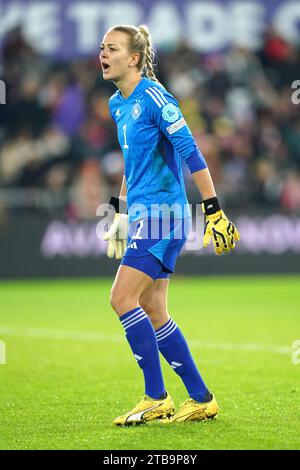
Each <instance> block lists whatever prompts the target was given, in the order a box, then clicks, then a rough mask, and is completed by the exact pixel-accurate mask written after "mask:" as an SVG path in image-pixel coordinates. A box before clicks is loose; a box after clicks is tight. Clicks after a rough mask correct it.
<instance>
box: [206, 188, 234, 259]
mask: <svg viewBox="0 0 300 470" xmlns="http://www.w3.org/2000/svg"><path fill="white" fill-rule="evenodd" d="M202 210H203V212H204V214H205V230H204V237H203V246H204V247H207V246H208V245H209V244H210V241H211V239H213V244H214V249H215V252H216V254H217V255H221V254H222V253H223V251H230V250H233V249H234V247H235V241H238V240H240V234H239V232H238V230H237V229H236V227H235V226H234V225H233V223H232V222H230V220H228V219H227V217H226V215H225V214H224V212H223V211H222V210H221V208H220V206H219V202H218V199H217V198H216V197H213V198H210V199H206V200H205V201H203V203H202Z"/></svg>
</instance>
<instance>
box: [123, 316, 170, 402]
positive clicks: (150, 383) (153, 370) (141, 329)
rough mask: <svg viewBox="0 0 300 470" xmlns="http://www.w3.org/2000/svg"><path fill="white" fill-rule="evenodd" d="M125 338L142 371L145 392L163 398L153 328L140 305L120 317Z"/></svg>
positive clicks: (163, 393)
mask: <svg viewBox="0 0 300 470" xmlns="http://www.w3.org/2000/svg"><path fill="white" fill-rule="evenodd" d="M120 321H121V323H122V325H123V326H124V328H125V332H126V338H127V340H128V343H129V344H130V347H131V349H132V352H133V354H134V357H135V358H136V360H137V362H138V365H139V366H140V368H141V369H142V371H143V374H144V380H145V393H146V394H147V395H149V396H150V397H152V398H156V399H159V398H164V397H165V393H166V390H165V386H164V381H163V376H162V371H161V365H160V360H159V351H158V347H157V342H156V336H155V331H154V328H153V326H152V324H151V322H150V320H149V318H148V317H147V315H146V314H145V312H144V310H143V309H142V308H141V307H137V308H134V309H133V310H130V311H129V312H127V313H124V315H122V316H121V317H120Z"/></svg>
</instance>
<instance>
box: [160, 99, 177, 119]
mask: <svg viewBox="0 0 300 470" xmlns="http://www.w3.org/2000/svg"><path fill="white" fill-rule="evenodd" d="M162 117H163V119H164V120H165V121H168V122H175V121H177V119H178V118H179V111H178V108H177V107H176V106H175V105H174V104H173V103H168V104H166V105H165V106H164V107H163V109H162Z"/></svg>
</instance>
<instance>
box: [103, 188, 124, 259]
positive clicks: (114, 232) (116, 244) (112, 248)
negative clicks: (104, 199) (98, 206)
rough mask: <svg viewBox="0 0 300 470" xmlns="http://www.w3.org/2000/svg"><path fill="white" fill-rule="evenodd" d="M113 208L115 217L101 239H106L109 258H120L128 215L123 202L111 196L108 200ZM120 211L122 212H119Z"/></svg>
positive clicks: (122, 252) (122, 253)
mask: <svg viewBox="0 0 300 470" xmlns="http://www.w3.org/2000/svg"><path fill="white" fill-rule="evenodd" d="M109 204H110V205H112V206H113V207H114V208H115V210H116V214H115V218H114V221H113V223H112V224H111V226H110V228H109V230H108V231H107V232H106V233H105V235H104V237H103V240H108V246H107V256H108V257H109V258H114V257H115V258H116V259H121V258H122V257H123V256H124V253H125V251H126V246H127V236H128V215H127V214H124V212H125V202H124V201H122V200H120V199H118V198H115V197H112V198H111V200H110V202H109ZM121 212H122V213H121Z"/></svg>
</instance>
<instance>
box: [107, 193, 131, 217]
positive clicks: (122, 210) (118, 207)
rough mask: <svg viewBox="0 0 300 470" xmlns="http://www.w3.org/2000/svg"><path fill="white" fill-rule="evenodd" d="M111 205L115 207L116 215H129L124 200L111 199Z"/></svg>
mask: <svg viewBox="0 0 300 470" xmlns="http://www.w3.org/2000/svg"><path fill="white" fill-rule="evenodd" d="M109 205H110V206H113V208H114V209H115V211H116V213H118V214H127V204H126V202H125V201H123V199H119V198H117V197H111V198H110V201H109Z"/></svg>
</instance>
